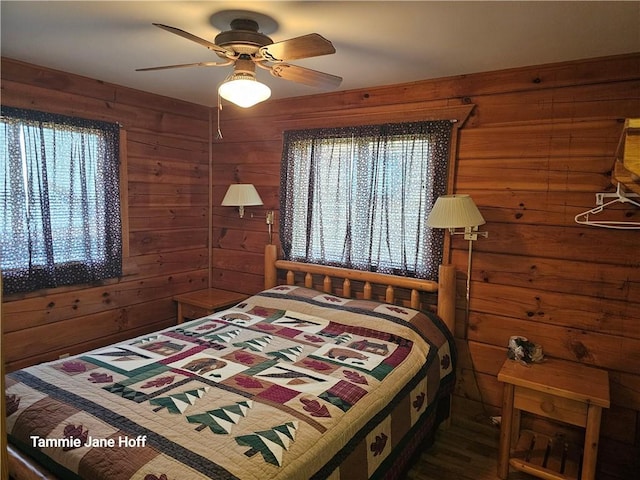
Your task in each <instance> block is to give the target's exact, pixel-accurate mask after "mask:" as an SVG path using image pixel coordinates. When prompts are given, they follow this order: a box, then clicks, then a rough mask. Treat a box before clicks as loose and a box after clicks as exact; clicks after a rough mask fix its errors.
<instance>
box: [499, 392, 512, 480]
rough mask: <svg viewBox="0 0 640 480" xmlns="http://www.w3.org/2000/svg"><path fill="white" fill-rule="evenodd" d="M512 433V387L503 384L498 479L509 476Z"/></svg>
mask: <svg viewBox="0 0 640 480" xmlns="http://www.w3.org/2000/svg"><path fill="white" fill-rule="evenodd" d="M512 431H513V385H511V384H510V383H505V384H504V393H503V397H502V422H501V428H500V449H499V451H498V477H500V478H502V479H505V478H507V477H508V476H509V455H510V450H511V435H512Z"/></svg>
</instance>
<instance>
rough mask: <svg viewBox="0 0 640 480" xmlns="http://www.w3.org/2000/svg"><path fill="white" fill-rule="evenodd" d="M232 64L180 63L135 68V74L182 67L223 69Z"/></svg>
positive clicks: (231, 61)
mask: <svg viewBox="0 0 640 480" xmlns="http://www.w3.org/2000/svg"><path fill="white" fill-rule="evenodd" d="M232 63H233V60H229V61H228V62H197V63H182V64H179V65H165V66H163V67H147V68H136V72H149V71H151V70H168V69H170V68H184V67H224V66H226V65H231V64H232Z"/></svg>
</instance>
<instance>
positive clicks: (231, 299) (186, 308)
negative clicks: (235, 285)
mask: <svg viewBox="0 0 640 480" xmlns="http://www.w3.org/2000/svg"><path fill="white" fill-rule="evenodd" d="M245 298H247V295H245V294H244V293H238V292H230V291H228V290H220V289H218V288H207V289H205V290H197V291H195V292H189V293H183V294H181V295H176V296H175V297H173V299H174V300H175V301H176V302H177V303H178V323H182V322H184V319H185V318H188V319H193V318H200V317H204V316H206V315H210V314H212V313H213V312H216V311H218V310H222V309H223V308H226V307H230V306H231V305H235V304H236V303H240V302H241V301H243V300H244V299H245Z"/></svg>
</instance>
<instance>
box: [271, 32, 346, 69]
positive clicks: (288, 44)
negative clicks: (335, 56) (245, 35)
mask: <svg viewBox="0 0 640 480" xmlns="http://www.w3.org/2000/svg"><path fill="white" fill-rule="evenodd" d="M332 53H336V49H335V48H333V44H332V43H331V42H330V41H329V40H327V39H326V38H324V37H323V36H322V35H318V34H317V33H310V34H308V35H303V36H302V37H296V38H290V39H289V40H283V41H281V42H276V43H272V44H271V45H266V46H264V47H262V48H261V49H260V54H261V55H262V57H263V58H264V59H265V60H268V61H270V62H280V61H282V60H297V59H300V58H309V57H319V56H320V55H330V54H332Z"/></svg>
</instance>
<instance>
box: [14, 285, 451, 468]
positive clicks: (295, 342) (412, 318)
mask: <svg viewBox="0 0 640 480" xmlns="http://www.w3.org/2000/svg"><path fill="white" fill-rule="evenodd" d="M454 362H455V351H454V347H453V341H452V338H451V336H450V333H449V332H448V330H447V328H446V326H445V325H444V324H443V323H442V322H441V321H440V320H439V319H438V318H437V317H436V316H435V315H432V314H429V313H425V312H419V311H416V310H412V309H409V308H404V307H398V306H395V305H390V304H384V303H378V302H374V301H366V300H356V299H345V298H341V297H338V296H335V295H329V294H325V293H321V292H318V291H315V290H312V289H307V288H303V287H294V286H278V287H275V288H273V289H270V290H265V291H263V292H261V293H259V294H257V295H254V296H252V297H249V298H248V299H247V300H246V301H244V302H241V303H240V304H238V305H236V306H234V307H232V308H229V309H227V310H224V311H221V312H217V313H214V314H212V315H209V316H207V317H204V318H200V319H197V320H193V321H190V322H186V323H183V324H180V325H177V326H174V327H171V328H168V329H165V330H161V331H158V332H155V333H153V334H149V335H145V336H141V337H138V338H134V339H131V340H129V341H126V342H122V343H118V344H114V345H111V346H108V347H104V348H100V349H96V350H93V351H90V352H87V353H85V354H82V355H77V356H74V357H69V358H66V359H61V360H58V361H55V362H50V363H45V364H41V365H37V366H33V367H29V368H26V369H24V370H20V371H16V372H13V373H11V374H9V375H7V389H6V399H7V408H8V411H7V431H8V434H9V441H10V442H11V443H12V444H14V445H15V446H17V447H18V448H19V449H20V450H22V451H24V452H26V453H28V454H29V455H31V456H32V457H33V458H35V459H36V460H37V461H38V462H39V463H41V464H42V465H43V466H45V467H46V468H48V469H49V470H50V471H51V472H53V473H55V474H57V475H59V476H60V477H61V478H65V479H76V478H78V479H79V478H82V479H86V480H107V479H108V480H200V479H219V480H231V479H243V480H244V479H246V480H253V479H255V480H267V479H291V480H296V479H299V480H308V479H319V478H328V479H334V480H338V479H349V480H358V479H361V478H362V479H366V478H387V477H389V476H393V475H394V468H396V469H397V464H398V461H399V460H400V463H401V464H404V463H406V459H407V458H406V457H408V455H409V454H410V453H411V452H413V450H415V448H416V446H417V444H418V443H419V441H420V439H421V438H422V437H423V436H424V435H425V434H426V433H427V432H428V430H429V429H430V428H431V427H432V426H433V424H434V421H435V405H436V404H437V401H438V399H440V398H441V397H442V396H444V395H448V394H449V393H450V391H451V388H452V386H453V381H454V372H455V368H454ZM395 474H397V472H396V473H395Z"/></svg>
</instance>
